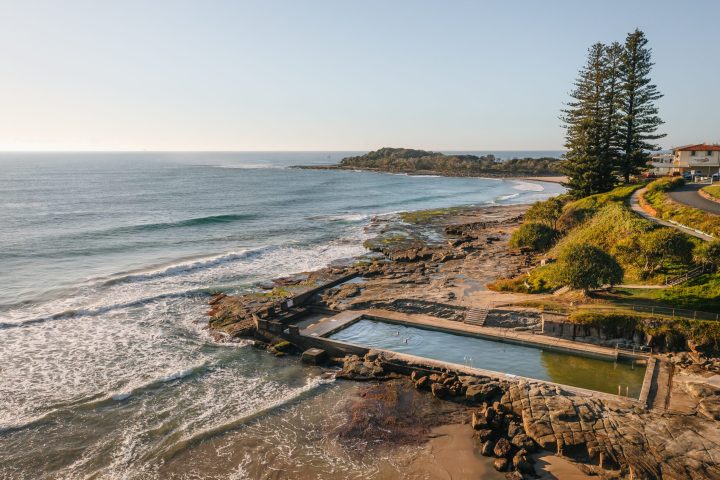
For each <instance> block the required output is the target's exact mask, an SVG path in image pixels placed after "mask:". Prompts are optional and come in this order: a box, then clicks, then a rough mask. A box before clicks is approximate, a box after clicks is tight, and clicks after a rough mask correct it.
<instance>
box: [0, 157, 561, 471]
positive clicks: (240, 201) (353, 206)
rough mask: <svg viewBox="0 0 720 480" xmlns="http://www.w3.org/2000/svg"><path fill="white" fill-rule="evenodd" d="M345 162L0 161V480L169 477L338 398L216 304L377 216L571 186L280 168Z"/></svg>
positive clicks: (337, 243) (340, 247)
mask: <svg viewBox="0 0 720 480" xmlns="http://www.w3.org/2000/svg"><path fill="white" fill-rule="evenodd" d="M343 155H344V154H342V153H316V154H309V153H303V154H272V153H264V154H260V153H258V154H145V153H142V154H140V153H138V154H17V155H11V154H3V155H0V168H2V174H1V175H0V340H1V341H0V399H2V401H0V478H13V479H16V478H18V479H23V478H28V479H38V478H48V479H49V478H53V479H55V478H88V477H92V478H156V477H157V478H163V476H162V475H161V474H160V473H158V472H159V471H160V469H161V467H162V466H163V465H165V464H166V461H167V459H168V458H182V454H183V452H186V451H188V450H192V449H194V448H199V446H200V445H207V442H213V441H214V439H215V438H217V437H218V436H219V435H222V433H223V432H227V431H234V430H237V429H242V427H243V426H244V425H246V424H247V423H248V422H251V421H253V420H254V419H256V418H257V417H258V416H260V417H263V418H264V417H269V416H273V415H275V413H274V412H276V411H277V410H278V409H282V408H283V406H284V405H289V404H292V403H293V402H298V401H299V402H301V403H302V402H304V401H306V400H307V399H310V398H315V397H316V396H318V397H322V396H324V395H326V394H330V392H332V391H333V389H334V388H336V387H335V385H334V384H328V383H326V381H325V380H322V379H321V378H320V377H319V375H318V372H317V371H316V370H313V369H309V368H304V367H301V366H299V365H297V364H295V363H294V362H293V361H291V360H288V359H276V358H274V357H272V356H269V355H267V354H266V353H264V352H258V351H256V350H254V349H252V348H251V347H249V346H247V345H242V344H241V345H232V346H231V345H217V344H215V343H213V342H212V341H211V340H210V339H209V337H208V336H207V333H206V332H205V331H204V330H203V329H202V327H203V325H204V324H205V322H206V317H205V312H206V311H207V308H208V307H207V303H206V302H207V300H208V294H209V292H212V291H216V290H225V291H230V292H242V291H247V290H248V289H249V288H251V287H252V285H253V284H254V283H255V282H258V281H262V280H268V279H270V278H273V277H277V276H281V275H286V274H289V273H293V272H298V271H303V270H309V269H315V268H319V267H322V266H324V265H327V264H328V263H330V262H333V261H339V260H342V259H346V258H349V257H353V256H355V255H359V254H362V253H363V252H364V250H363V248H362V246H361V244H362V240H363V239H364V238H365V237H366V236H367V235H368V234H367V232H366V231H365V228H366V227H367V225H368V223H369V219H370V218H371V217H372V216H373V215H376V214H387V213H390V212H394V211H400V210H409V209H418V208H434V207H444V206H451V205H459V204H504V203H526V202H531V201H534V200H537V199H539V198H544V197H547V196H548V195H551V194H554V193H556V192H558V191H560V187H558V186H556V185H550V184H539V183H533V182H522V181H501V180H488V179H447V178H415V177H408V176H400V175H383V174H371V173H356V172H331V171H310V170H296V169H289V168H286V167H287V166H288V165H291V164H297V163H319V162H325V163H327V162H332V161H334V160H337V159H338V158H339V157H341V156H343ZM514 194H518V195H517V196H514V197H512V198H507V199H505V200H503V199H501V197H503V196H507V195H514ZM293 441H294V440H293ZM293 441H290V439H289V441H288V445H286V446H283V448H287V449H293V448H297V445H293V444H292V442H293ZM176 461H177V460H176ZM224 465H225V466H224V467H223V468H219V469H218V470H217V471H218V472H220V471H222V472H224V473H223V475H230V474H231V473H233V472H235V473H233V474H236V475H239V476H240V477H242V475H241V474H240V473H237V472H236V468H235V467H237V466H238V465H237V464H236V465H230V464H224ZM218 475H220V473H218ZM189 478H190V477H189ZM250 478H252V477H250Z"/></svg>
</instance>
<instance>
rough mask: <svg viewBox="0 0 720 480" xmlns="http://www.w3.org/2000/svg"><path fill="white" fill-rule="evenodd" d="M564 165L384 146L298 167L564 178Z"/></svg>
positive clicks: (549, 159)
mask: <svg viewBox="0 0 720 480" xmlns="http://www.w3.org/2000/svg"><path fill="white" fill-rule="evenodd" d="M562 163H563V161H562V160H561V159H559V158H554V157H542V158H527V157H526V158H512V159H509V160H500V159H498V158H497V157H495V155H482V156H477V155H455V154H452V155H445V154H443V153H439V152H430V151H426V150H415V149H412V148H390V147H384V148H380V149H378V150H374V151H372V152H369V153H366V154H365V155H358V156H355V157H346V158H343V159H342V160H341V161H340V163H339V164H336V165H311V166H301V167H299V168H306V169H329V170H336V169H340V170H368V171H375V172H388V173H406V174H409V175H444V176H453V177H520V176H522V177H525V176H548V177H550V176H557V175H562V172H561V165H562Z"/></svg>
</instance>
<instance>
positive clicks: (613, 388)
mask: <svg viewBox="0 0 720 480" xmlns="http://www.w3.org/2000/svg"><path fill="white" fill-rule="evenodd" d="M330 338H331V339H332V340H339V341H342V342H347V343H352V344H355V345H362V346H367V347H373V348H381V349H384V350H391V351H393V352H399V353H407V354H410V355H417V356H420V357H426V358H432V359H435V360H441V361H444V362H451V363H457V364H461V365H467V366H471V367H475V368H482V369H485V370H492V371H495V372H503V373H509V374H513V375H520V376H523V377H529V378H534V379H537V380H545V381H550V382H555V383H561V384H563V385H571V386H574V387H580V388H587V389H589V390H595V391H599V392H605V393H613V394H616V395H617V394H618V392H620V393H621V394H622V395H627V396H630V397H633V398H638V397H639V396H640V389H641V388H642V383H643V379H644V377H645V365H644V364H642V363H635V362H614V361H611V360H603V359H598V358H591V357H584V356H581V355H574V354H571V353H562V352H554V351H548V350H543V349H541V348H537V347H530V346H523V345H515V344H512V343H503V342H496V341H492V340H485V339H482V338H477V337H472V336H467V335H458V334H453V333H447V332H442V331H437V330H430V329H425V328H418V327H409V326H405V325H400V324H395V323H390V322H382V321H377V320H369V319H362V320H359V321H358V322H355V323H353V324H352V325H350V326H348V327H347V328H344V329H343V330H340V331H338V332H336V333H334V334H332V335H331V336H330ZM618 387H619V388H618Z"/></svg>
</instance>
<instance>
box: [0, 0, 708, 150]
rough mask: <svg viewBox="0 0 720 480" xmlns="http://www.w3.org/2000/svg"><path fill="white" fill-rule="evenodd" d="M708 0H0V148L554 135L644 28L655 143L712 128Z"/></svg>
mask: <svg viewBox="0 0 720 480" xmlns="http://www.w3.org/2000/svg"><path fill="white" fill-rule="evenodd" d="M719 17H720V1H717V0H712V1H682V2H678V1H657V0H653V1H637V0H635V1H628V0H623V1H601V2H600V1H596V2H589V1H587V2H585V1H577V0H574V1H550V0H548V1H537V0H531V1H518V0H513V1H502V2H501V1H467V2H461V1H439V0H438V1H433V2H429V1H397V0H393V1H387V0H383V1H372V0H362V1H355V2H350V1H344V0H330V1H313V0H304V1H298V0H292V1H272V0H262V1H257V2H251V1H220V0H197V1H180V0H172V1H160V0H153V1H137V2H135V1H128V0H122V1H120V0H118V1H110V0H101V1H96V0H90V1H72V0H62V1H61V0H49V1H44V2H40V1H33V0H17V1H11V2H7V1H2V0H0V85H1V88H0V150H55V149H61V150H76V149H77V150H143V149H149V150H367V149H374V148H377V147H381V146H406V147H417V148H427V149H436V150H501V149H504V150H531V149H537V150H554V149H560V148H561V147H562V143H563V130H562V129H561V128H560V122H559V120H558V118H557V117H558V114H559V110H560V108H561V107H562V103H563V101H565V100H567V92H568V91H569V90H570V89H571V87H572V81H573V79H574V78H575V75H576V73H577V70H578V67H580V66H581V65H582V64H583V62H584V60H585V53H586V50H587V48H588V47H589V46H590V45H591V44H592V43H593V42H596V41H603V42H611V41H613V40H623V39H624V38H625V35H626V33H627V32H628V31H631V30H633V29H634V28H635V27H640V28H641V29H643V30H644V31H645V32H646V34H647V36H648V38H649V40H650V45H651V47H652V49H653V54H654V60H655V62H656V67H655V69H654V73H653V79H654V81H655V83H657V85H658V87H659V89H660V91H662V92H663V93H664V94H665V98H664V99H662V100H661V101H660V109H661V116H662V117H663V118H664V119H665V121H666V122H667V123H666V124H665V125H664V131H666V132H667V133H668V137H667V138H666V139H665V140H663V141H662V145H663V146H664V147H667V146H671V145H677V144H684V143H692V142H702V141H720V28H719V27H718V23H717V19H718V18H719Z"/></svg>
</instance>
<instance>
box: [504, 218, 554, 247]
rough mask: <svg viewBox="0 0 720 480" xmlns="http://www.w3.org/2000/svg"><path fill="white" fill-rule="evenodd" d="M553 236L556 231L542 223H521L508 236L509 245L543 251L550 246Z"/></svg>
mask: <svg viewBox="0 0 720 480" xmlns="http://www.w3.org/2000/svg"><path fill="white" fill-rule="evenodd" d="M555 238H557V232H556V231H555V230H554V229H552V228H551V227H548V226H547V225H545V224H544V223H523V224H522V225H520V228H518V229H517V230H515V232H513V234H512V237H510V246H511V247H513V248H523V247H525V248H530V249H532V250H534V251H536V252H544V251H546V250H548V249H549V248H550V247H552V244H553V242H554V241H555Z"/></svg>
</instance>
